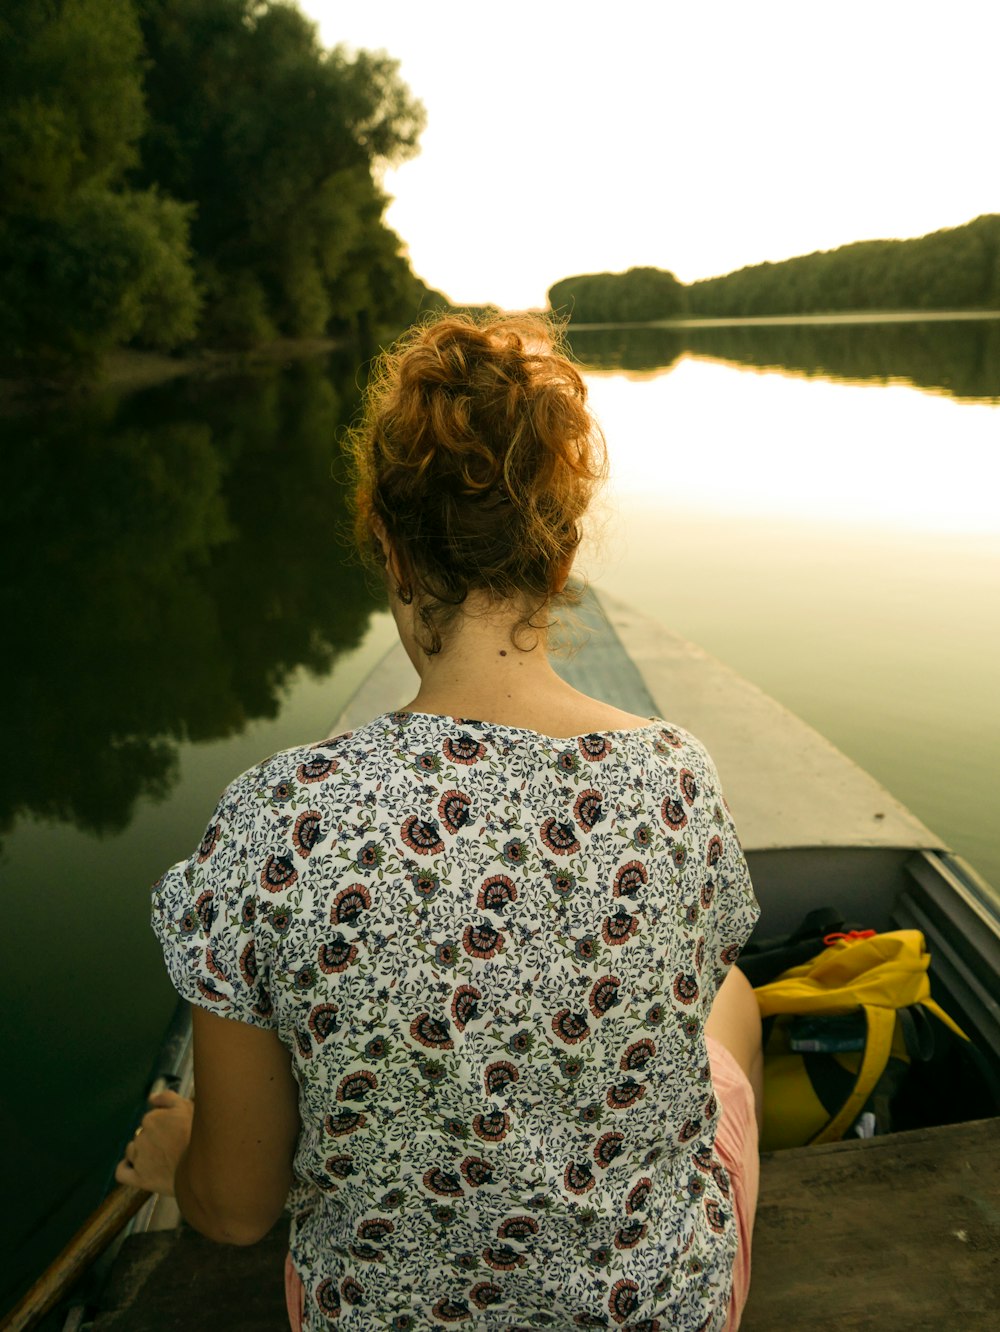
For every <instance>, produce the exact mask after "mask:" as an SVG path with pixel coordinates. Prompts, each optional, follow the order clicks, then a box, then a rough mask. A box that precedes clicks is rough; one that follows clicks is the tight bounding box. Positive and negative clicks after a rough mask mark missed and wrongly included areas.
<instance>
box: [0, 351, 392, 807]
mask: <svg viewBox="0 0 1000 1332" xmlns="http://www.w3.org/2000/svg"><path fill="white" fill-rule="evenodd" d="M357 366H358V357H357V356H356V355H352V356H350V357H344V358H342V359H340V360H337V359H334V360H332V361H330V362H329V363H325V362H318V361H314V362H300V363H298V364H296V365H294V366H293V367H292V368H290V369H282V370H280V371H279V370H277V369H275V370H274V371H273V372H271V373H268V374H264V375H262V376H260V375H259V376H256V377H254V378H253V379H247V380H231V381H223V382H213V383H193V382H192V383H186V384H181V385H178V384H177V383H173V384H170V385H169V386H166V387H164V388H162V389H158V390H155V391H147V392H144V393H141V394H136V395H134V396H132V397H129V398H126V399H123V400H121V401H115V400H114V399H110V398H109V399H103V400H98V401H95V402H92V403H90V404H88V405H86V406H81V407H79V408H77V409H75V410H72V411H59V412H58V413H53V414H51V415H50V416H48V417H38V416H33V417H23V418H19V419H18V418H15V419H13V420H9V421H7V422H6V423H5V424H6V432H5V433H6V436H7V449H6V470H7V486H8V493H9V494H11V495H13V496H17V503H16V504H15V505H14V506H13V508H12V510H11V511H9V513H8V521H7V524H6V530H7V540H8V541H9V543H10V545H9V549H8V554H7V558H6V559H5V560H4V570H5V572H4V575H3V586H2V591H0V595H2V604H3V617H4V624H5V628H6V632H7V639H8V643H9V644H11V645H14V644H16V651H13V652H12V651H8V652H7V653H6V654H5V655H4V660H3V665H2V667H0V685H2V688H3V690H4V695H5V698H6V700H7V717H8V722H7V728H8V730H7V734H8V744H9V745H10V746H11V749H10V752H11V753H12V754H16V755H17V756H18V761H17V762H16V763H7V764H4V765H3V768H2V771H0V827H2V828H4V829H5V830H6V829H9V828H10V826H11V824H12V822H13V820H14V818H15V817H16V816H17V815H18V814H19V813H22V812H30V813H31V814H33V815H36V816H42V817H45V818H49V819H58V820H61V821H68V822H71V823H73V824H75V825H76V826H77V827H79V828H81V829H85V830H88V831H91V832H101V833H107V832H111V831H117V830H120V829H122V828H124V827H125V826H126V825H127V824H128V822H129V819H130V816H131V813H132V810H133V808H134V806H135V804H136V802H137V800H138V799H139V797H140V796H142V795H146V796H152V797H162V796H163V795H165V794H166V793H167V792H168V791H169V790H170V788H171V785H172V783H173V781H174V779H175V775H176V766H177V750H178V745H179V744H180V742H182V741H185V740H195V741H204V740H211V739H217V738H221V737H224V736H228V735H232V734H235V733H237V732H239V731H240V730H241V729H242V728H243V727H244V726H245V725H246V724H247V722H248V721H249V720H251V719H254V718H263V717H272V716H274V715H275V713H276V711H277V709H278V706H279V701H280V698H281V693H282V688H283V685H284V684H285V682H286V681H287V679H288V677H289V675H290V673H291V672H292V671H293V670H295V669H296V668H298V667H300V666H305V667H307V668H308V669H310V670H311V671H313V672H315V673H325V672H327V671H328V670H329V668H330V666H331V665H332V663H333V661H334V659H335V658H336V656H337V655H338V654H339V653H340V652H342V651H343V650H345V649H347V648H350V647H353V646H354V645H356V644H357V643H358V642H359V640H360V638H361V635H362V633H363V631H364V628H365V626H366V623H367V621H368V617H369V614H370V611H371V607H372V601H371V597H370V595H369V592H368V590H367V589H366V586H365V583H364V580H363V577H362V574H361V572H360V570H359V569H358V568H357V567H355V566H353V565H351V564H349V563H347V552H346V547H345V545H344V543H343V541H342V539H341V529H342V526H343V520H344V517H345V511H344V500H345V492H344V486H343V484H342V482H340V481H338V480H337V479H336V478H335V477H333V476H331V463H332V461H333V460H334V458H335V456H336V453H337V450H336V444H335V437H336V432H337V428H338V426H340V425H341V424H342V423H343V422H344V421H345V420H346V419H347V418H348V417H349V416H350V415H351V414H352V413H353V411H354V410H355V407H356V404H357V389H356V376H357Z"/></svg>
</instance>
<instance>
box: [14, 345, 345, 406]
mask: <svg viewBox="0 0 1000 1332" xmlns="http://www.w3.org/2000/svg"><path fill="white" fill-rule="evenodd" d="M343 345H344V340H343V339H342V338H326V337H323V338H278V339H276V340H275V341H274V342H267V343H264V344H262V345H261V346H260V347H252V348H249V349H247V350H245V351H219V350H213V349H210V348H206V349H205V350H204V351H197V352H193V353H191V354H190V355H187V356H170V355H168V354H167V353H165V352H155V351H138V350H135V349H132V348H121V349H119V350H118V351H113V352H109V353H108V355H107V356H105V357H104V359H103V361H102V363H101V368H100V371H99V373H98V375H97V376H96V377H95V378H94V379H93V380H89V381H87V382H85V383H82V384H69V385H67V384H59V383H56V382H49V383H33V382H32V381H30V380H26V379H0V407H13V408H20V407H32V406H37V405H41V404H43V403H46V402H64V401H65V400H66V399H67V398H84V397H90V396H91V395H93V394H98V393H104V392H107V391H108V390H113V391H119V392H123V393H132V392H135V391H137V390H139V389H144V388H153V387H155V386H156V385H157V384H167V383H169V382H170V380H172V379H181V378H186V377H188V376H194V377H197V378H203V379H211V378H214V377H215V376H224V375H238V374H240V373H242V372H244V371H247V370H250V369H252V368H253V367H254V366H259V365H273V364H275V363H276V362H279V361H284V362H286V363H291V362H292V361H298V360H305V359H306V358H308V357H311V356H322V355H324V354H326V353H327V352H332V351H336V350H337V349H338V348H339V347H342V346H343Z"/></svg>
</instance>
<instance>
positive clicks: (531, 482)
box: [347, 315, 607, 653]
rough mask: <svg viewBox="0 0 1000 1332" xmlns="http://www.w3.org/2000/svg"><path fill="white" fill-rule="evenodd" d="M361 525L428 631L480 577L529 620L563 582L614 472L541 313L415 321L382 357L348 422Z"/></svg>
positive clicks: (364, 544)
mask: <svg viewBox="0 0 1000 1332" xmlns="http://www.w3.org/2000/svg"><path fill="white" fill-rule="evenodd" d="M347 446H348V452H349V454H350V457H351V459H352V462H353V470H354V519H355V537H356V540H357V542H358V546H359V548H360V549H361V551H362V553H363V554H365V555H366V556H368V557H369V558H371V559H373V560H374V561H376V562H378V563H379V564H384V559H383V556H382V548H381V545H380V543H379V541H378V539H377V536H376V531H377V529H378V526H379V524H381V525H382V527H383V528H384V530H385V534H386V535H387V537H388V539H389V542H390V543H391V545H392V548H393V552H394V554H395V557H396V561H397V563H398V566H399V570H400V584H401V589H400V594H401V595H402V596H404V598H410V597H412V598H413V600H414V601H415V603H416V605H417V607H418V611H419V615H420V618H421V621H422V623H423V625H424V627H425V629H426V630H427V633H428V637H429V642H425V643H423V644H422V646H423V647H424V649H425V651H427V652H428V653H434V652H437V651H440V648H441V629H442V628H443V627H445V625H446V624H447V623H448V621H449V619H450V618H451V617H452V616H453V615H454V614H455V613H456V612H457V610H458V609H459V607H461V606H462V604H463V603H464V602H465V601H466V599H467V598H468V596H469V594H470V593H471V592H473V591H480V592H485V593H486V594H487V596H488V597H489V598H490V600H491V601H492V602H505V601H506V602H510V601H513V602H519V603H520V604H522V605H523V606H525V607H526V613H525V615H524V617H523V619H522V620H521V621H520V622H519V624H520V625H522V626H526V625H529V624H532V623H533V618H532V617H533V616H535V615H537V614H538V612H539V611H541V610H542V609H543V608H544V607H545V606H547V605H548V604H549V603H550V602H551V601H552V599H553V598H554V597H555V596H557V595H558V594H559V593H560V590H561V589H562V586H563V584H564V582H565V578H566V573H567V570H568V568H569V565H570V563H571V561H572V557H573V553H574V551H575V550H576V548H577V546H578V545H579V543H580V538H581V535H582V530H581V525H580V524H581V519H582V517H583V514H584V513H585V511H586V509H587V506H588V505H589V503H590V500H591V498H592V496H593V493H594V490H595V488H596V487H597V485H598V484H599V483H600V482H601V481H602V480H603V479H604V476H605V475H606V472H607V455H606V452H605V447H604V439H603V436H602V434H601V432H600V429H599V428H598V426H597V425H596V423H595V421H594V419H593V417H592V416H591V414H590V411H589V410H588V408H587V388H586V385H585V384H584V382H583V379H582V378H581V376H580V373H579V371H578V370H577V369H576V367H575V366H574V365H573V363H572V362H571V361H570V360H569V359H568V358H567V357H566V356H565V355H564V354H563V351H562V348H561V344H560V337H559V331H558V328H557V326H556V325H555V324H554V323H553V322H552V321H551V320H550V319H548V318H546V317H543V316H540V315H496V316H492V317H487V318H484V319H482V320H476V319H473V318H471V317H470V316H468V315H445V316H443V317H441V318H438V319H436V320H435V321H434V322H432V323H427V324H422V325H417V326H416V327H414V328H412V329H410V331H409V332H408V333H406V334H405V335H404V336H403V337H402V338H401V339H400V340H399V342H397V343H396V344H395V346H393V347H392V348H390V349H389V350H388V351H386V352H384V353H383V354H382V356H381V357H380V358H379V360H378V361H377V362H376V365H375V368H374V371H373V374H372V377H371V379H370V381H369V384H368V389H367V391H366V394H365V400H364V406H363V415H362V418H361V420H360V422H359V423H358V424H357V425H356V426H354V428H353V429H352V430H351V431H350V432H349V434H348V436H347Z"/></svg>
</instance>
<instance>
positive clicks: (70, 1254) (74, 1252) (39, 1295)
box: [0, 1184, 151, 1332]
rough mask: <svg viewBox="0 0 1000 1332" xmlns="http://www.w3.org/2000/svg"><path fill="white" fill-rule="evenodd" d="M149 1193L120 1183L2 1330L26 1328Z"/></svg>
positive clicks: (60, 1294) (17, 1331) (19, 1331)
mask: <svg viewBox="0 0 1000 1332" xmlns="http://www.w3.org/2000/svg"><path fill="white" fill-rule="evenodd" d="M149 1197H151V1195H150V1194H148V1193H145V1192H144V1191H143V1190H142V1189H133V1188H130V1187H129V1186H128V1185H127V1184H119V1185H118V1186H117V1188H115V1189H114V1190H113V1191H112V1192H111V1193H109V1194H108V1196H107V1197H106V1198H105V1199H104V1201H103V1202H102V1203H101V1205H100V1206H99V1207H98V1208H97V1209H96V1211H94V1212H92V1213H91V1215H90V1216H89V1217H88V1218H87V1220H86V1221H85V1222H84V1223H83V1225H82V1226H81V1227H80V1229H79V1230H78V1231H77V1232H76V1234H75V1235H74V1236H73V1238H72V1239H71V1240H70V1242H69V1243H68V1244H67V1245H66V1247H65V1249H63V1251H62V1253H60V1255H59V1257H58V1258H56V1259H55V1260H54V1261H53V1262H52V1263H51V1264H50V1265H49V1266H48V1267H47V1268H46V1270H45V1271H44V1272H43V1273H42V1275H41V1276H40V1277H39V1278H38V1280H37V1281H36V1282H35V1284H34V1285H33V1286H32V1287H31V1289H30V1290H29V1291H28V1293H27V1294H26V1295H25V1296H24V1298H23V1299H22V1300H20V1301H19V1302H18V1304H17V1305H16V1306H15V1307H14V1308H13V1309H11V1311H10V1313H8V1314H7V1315H6V1316H5V1317H4V1320H3V1322H2V1323H0V1332H25V1330H26V1329H27V1328H31V1327H34V1326H35V1325H36V1323H38V1321H39V1320H40V1319H41V1318H43V1317H44V1316H45V1314H47V1313H48V1311H49V1310H50V1309H51V1308H52V1307H53V1306H54V1305H55V1304H57V1303H58V1301H59V1300H60V1299H62V1297H63V1295H65V1294H66V1292H67V1291H68V1290H69V1289H70V1287H71V1286H72V1285H73V1283H74V1282H75V1281H76V1280H77V1279H78V1278H79V1277H80V1275H81V1273H82V1272H83V1271H84V1270H85V1269H86V1268H87V1267H88V1266H89V1265H90V1264H91V1263H92V1262H93V1261H94V1259H95V1258H97V1257H98V1255H99V1254H100V1253H101V1252H102V1251H103V1250H104V1249H106V1248H107V1246H108V1245H109V1244H110V1243H111V1241H112V1240H113V1239H114V1237H115V1236H116V1235H117V1234H118V1232H119V1231H120V1230H121V1229H122V1228H123V1227H124V1226H126V1225H127V1224H128V1222H129V1221H131V1219H132V1217H133V1216H135V1214H136V1212H138V1210H139V1208H140V1207H142V1205H143V1203H144V1202H145V1201H146V1199H147V1198H149Z"/></svg>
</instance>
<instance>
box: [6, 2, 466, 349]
mask: <svg viewBox="0 0 1000 1332" xmlns="http://www.w3.org/2000/svg"><path fill="white" fill-rule="evenodd" d="M423 121H424V113H423V109H422V107H421V106H420V104H419V103H418V102H416V101H415V100H414V99H413V97H412V96H411V95H410V93H409V90H408V89H407V88H406V86H405V85H404V84H403V83H402V82H401V81H400V79H399V77H398V73H397V66H396V62H395V61H393V60H391V59H389V58H388V57H387V56H385V55H384V54H374V55H373V54H369V53H367V52H360V53H358V54H357V55H356V56H354V57H353V58H349V57H348V56H347V54H346V53H345V51H344V50H343V49H341V48H336V49H334V50H333V51H325V50H324V49H323V48H322V47H321V46H320V44H319V40H318V37H317V32H316V28H315V25H314V24H313V23H311V22H310V21H309V20H308V19H306V18H305V16H304V15H303V14H301V13H300V12H299V11H298V10H297V9H296V8H294V7H293V6H292V5H291V4H289V3H285V2H283V0H36V2H35V3H32V4H23V5H20V4H14V3H4V4H3V7H2V10H0V274H2V277H0V365H2V370H3V372H4V373H7V374H15V375H25V374H66V373H71V374H75V375H81V374H86V373H88V372H90V371H92V370H93V368H94V367H95V365H96V363H97V362H98V361H99V359H100V358H101V356H102V355H103V354H104V353H105V352H106V351H108V350H109V349H111V348H113V347H117V346H123V345H133V346H139V347H148V348H157V349H160V350H164V351H173V350H175V349H177V348H185V347H188V346H191V345H193V344H203V345H210V346H216V347H235V348H246V347H252V346H254V345H257V344H259V343H262V342H266V341H269V340H271V339H273V338H275V337H278V336H286V337H307V336H317V335H322V334H327V333H340V332H343V331H347V330H354V331H358V332H360V333H361V334H363V335H367V333H368V332H369V327H368V326H369V325H371V324H372V323H374V324H375V325H380V324H381V323H385V324H399V323H405V322H407V321H408V320H409V319H411V318H412V317H413V316H414V315H415V314H416V312H417V311H418V309H419V308H420V307H421V304H422V303H423V302H425V301H427V300H428V299H429V298H430V297H431V296H432V295H433V296H436V293H433V294H432V293H429V292H428V290H427V288H426V287H425V286H424V284H423V283H422V282H421V281H420V280H419V279H418V278H416V277H415V276H414V274H413V273H412V271H411V269H410V266H409V263H408V261H407V259H406V258H405V257H404V255H403V253H402V252H401V251H402V246H401V242H400V240H399V238H398V237H397V236H396V235H395V234H394V233H393V232H392V231H390V230H389V229H388V228H387V227H386V226H385V224H384V222H383V220H382V217H383V212H384V208H385V204H386V197H385V195H384V194H383V192H382V191H381V189H380V188H379V184H378V174H379V170H380V168H381V167H382V166H383V165H384V164H386V163H394V162H399V161H401V160H404V159H405V158H406V157H407V156H409V155H411V154H412V153H413V152H414V151H415V149H416V145H417V138H418V135H419V133H420V130H421V129H422V126H423ZM439 299H441V298H439Z"/></svg>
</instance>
